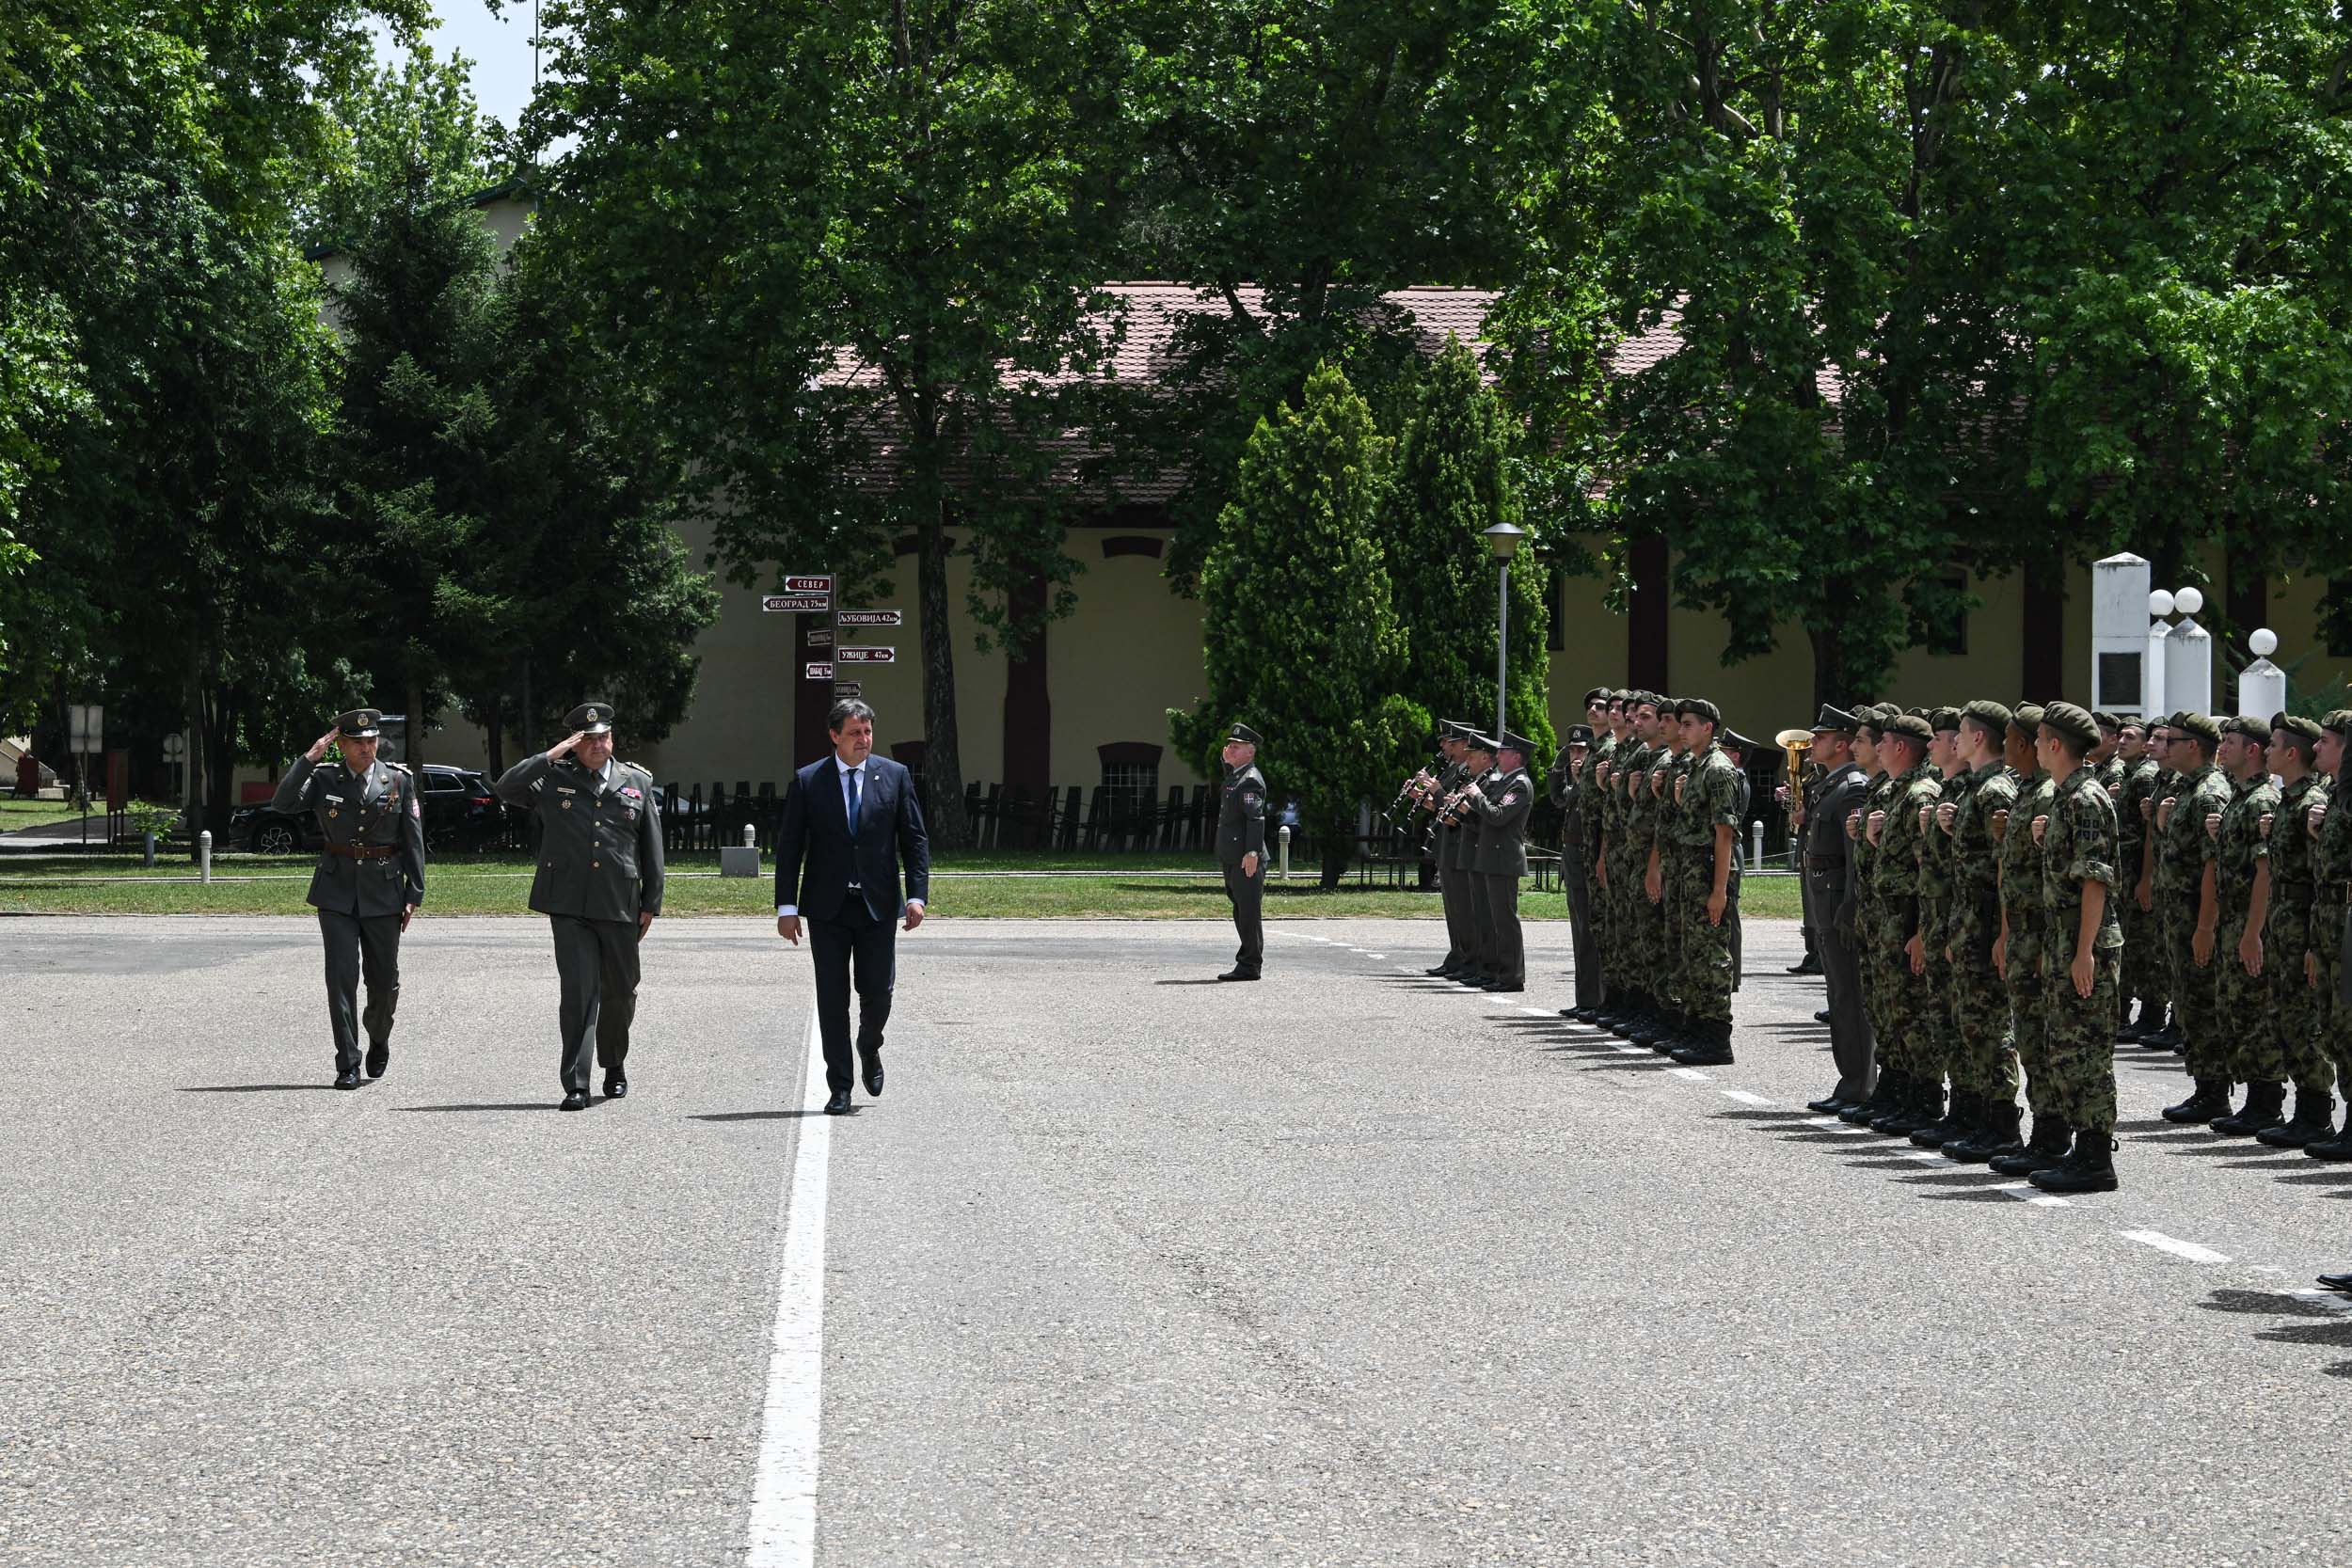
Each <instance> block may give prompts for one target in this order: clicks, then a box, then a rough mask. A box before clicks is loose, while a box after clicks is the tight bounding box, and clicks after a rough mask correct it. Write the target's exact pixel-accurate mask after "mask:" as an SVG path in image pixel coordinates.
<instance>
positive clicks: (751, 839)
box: [743, 822, 759, 849]
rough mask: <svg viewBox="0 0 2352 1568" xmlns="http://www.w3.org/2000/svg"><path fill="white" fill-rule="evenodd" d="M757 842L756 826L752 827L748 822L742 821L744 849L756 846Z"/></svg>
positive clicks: (757, 831)
mask: <svg viewBox="0 0 2352 1568" xmlns="http://www.w3.org/2000/svg"><path fill="white" fill-rule="evenodd" d="M758 843H759V830H758V829H757V828H755V827H753V826H752V825H751V824H750V823H749V822H746V823H744V824H743V847H744V848H746V849H750V848H753V847H756V846H757V845H758Z"/></svg>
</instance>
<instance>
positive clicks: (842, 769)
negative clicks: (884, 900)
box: [776, 752, 923, 920]
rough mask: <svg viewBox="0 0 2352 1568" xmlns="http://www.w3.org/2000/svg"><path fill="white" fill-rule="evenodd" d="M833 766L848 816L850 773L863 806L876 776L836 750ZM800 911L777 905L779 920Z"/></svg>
mask: <svg viewBox="0 0 2352 1568" xmlns="http://www.w3.org/2000/svg"><path fill="white" fill-rule="evenodd" d="M869 760H870V759H869ZM833 766H834V772H835V773H836V774H837V775H838V776H839V777H840V780H841V811H842V815H843V816H848V814H849V811H850V774H852V773H855V774H857V775H859V778H858V784H857V801H858V803H859V805H861V806H863V805H864V804H865V802H866V790H867V789H869V788H871V787H872V784H873V777H874V776H873V775H872V774H871V773H869V772H867V771H866V764H865V763H863V762H861V763H859V764H858V765H857V766H856V767H854V768H852V767H850V765H849V764H848V763H846V762H843V761H842V760H841V756H840V753H839V752H835V753H834V759H833ZM850 832H851V834H852V836H854V834H855V832H856V824H855V823H851V824H850ZM922 907H923V900H921V899H920V898H910V899H908V900H907V908H908V909H911V910H920V909H921V908H922ZM800 912H801V911H800V909H799V907H798V906H797V905H793V904H778V905H777V906H776V918H777V919H779V920H781V919H783V918H784V917H785V916H786V915H791V914H798V913H800Z"/></svg>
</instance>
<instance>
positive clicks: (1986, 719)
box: [1960, 697, 2009, 735]
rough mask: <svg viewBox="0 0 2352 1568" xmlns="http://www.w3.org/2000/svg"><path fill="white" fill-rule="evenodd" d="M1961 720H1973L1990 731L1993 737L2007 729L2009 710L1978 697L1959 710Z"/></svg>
mask: <svg viewBox="0 0 2352 1568" xmlns="http://www.w3.org/2000/svg"><path fill="white" fill-rule="evenodd" d="M1960 716H1961V717H1962V718H1963V719H1974V720H1975V721H1977V722H1978V723H1979V724H1982V725H1985V726H1986V727H1987V728H1989V729H1991V730H1992V731H1993V733H1994V735H1998V734H2000V733H2001V732H2002V731H2003V730H2005V729H2007V728H2009V709H2007V708H2005V707H2003V706H2002V705H2000V704H1998V703H1995V702H1992V701H1990V700H1988V699H1986V698H1983V697H1979V698H1978V699H1977V700H1976V701H1975V702H1973V703H1970V704H1969V705H1967V706H1966V707H1964V708H1962V709H1961V710H1960Z"/></svg>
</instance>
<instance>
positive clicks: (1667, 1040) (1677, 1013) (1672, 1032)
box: [1649, 1007, 1705, 1056]
mask: <svg viewBox="0 0 2352 1568" xmlns="http://www.w3.org/2000/svg"><path fill="white" fill-rule="evenodd" d="M1704 1027H1705V1026H1704V1025H1703V1024H1701V1023H1700V1022H1699V1021H1698V1020H1697V1019H1696V1018H1694V1017H1692V1015H1691V1014H1689V1013H1687V1012H1684V1011H1683V1010H1682V1009H1681V1008H1679V1007H1677V1008H1676V1009H1675V1010H1674V1011H1673V1012H1671V1013H1668V1014H1667V1015H1666V1026H1665V1027H1664V1028H1663V1029H1661V1030H1660V1031H1658V1033H1657V1034H1656V1035H1655V1036H1653V1037H1651V1039H1650V1042H1649V1048H1650V1049H1651V1050H1652V1051H1655V1052H1657V1053H1659V1054H1660V1055H1661V1056H1671V1055H1673V1054H1675V1053H1677V1052H1678V1051H1680V1050H1682V1049H1683V1048H1684V1047H1685V1046H1690V1045H1695V1044H1697V1043H1698V1040H1699V1037H1700V1034H1701V1032H1702V1030H1703V1029H1704Z"/></svg>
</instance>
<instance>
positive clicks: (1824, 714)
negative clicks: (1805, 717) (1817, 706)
mask: <svg viewBox="0 0 2352 1568" xmlns="http://www.w3.org/2000/svg"><path fill="white" fill-rule="evenodd" d="M1861 722H1862V721H1860V720H1859V719H1856V718H1855V717H1854V716H1853V715H1852V714H1851V713H1848V712H1847V711H1846V710H1845V709H1844V708H1842V707H1832V706H1831V705H1829V704H1827V703H1823V704H1822V705H1821V712H1820V717H1819V718H1817V719H1815V720H1814V721H1813V733H1814V734H1815V735H1851V734H1853V732H1854V731H1855V729H1856V728H1858V727H1859V726H1860V724H1861Z"/></svg>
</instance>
